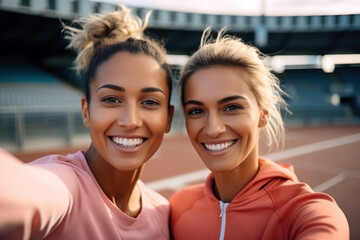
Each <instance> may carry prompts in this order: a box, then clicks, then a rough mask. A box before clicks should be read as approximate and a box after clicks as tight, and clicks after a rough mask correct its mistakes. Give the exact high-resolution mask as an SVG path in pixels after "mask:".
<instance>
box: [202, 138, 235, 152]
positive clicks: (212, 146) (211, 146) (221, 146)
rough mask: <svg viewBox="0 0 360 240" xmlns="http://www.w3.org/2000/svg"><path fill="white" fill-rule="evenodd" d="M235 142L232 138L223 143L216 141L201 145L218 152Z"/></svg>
mask: <svg viewBox="0 0 360 240" xmlns="http://www.w3.org/2000/svg"><path fill="white" fill-rule="evenodd" d="M235 142H236V140H232V141H228V142H223V143H217V144H208V143H202V145H203V146H204V147H205V148H206V149H207V150H208V151H212V152H220V151H223V150H225V149H227V148H229V147H231V146H232V145H234V143H235Z"/></svg>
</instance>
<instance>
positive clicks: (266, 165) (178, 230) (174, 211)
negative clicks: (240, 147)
mask: <svg viewBox="0 0 360 240" xmlns="http://www.w3.org/2000/svg"><path fill="white" fill-rule="evenodd" d="M259 162H260V170H259V172H258V174H257V175H256V177H255V178H254V179H253V180H252V181H251V182H250V183H249V184H248V185H247V186H246V187H245V188H244V189H243V190H242V191H241V192H239V193H238V194H237V196H236V197H235V198H234V199H233V200H232V201H231V202H230V203H228V204H227V203H222V202H221V201H219V200H218V199H217V198H216V197H215V196H214V194H213V192H212V185H213V183H214V177H213V174H210V175H209V176H208V178H207V179H206V181H205V183H204V184H199V185H195V186H190V187H187V188H185V189H183V190H180V191H179V192H177V193H175V194H174V195H173V196H172V198H171V200H170V208H171V227H172V234H173V238H174V239H175V240H191V239H206V240H212V239H228V240H230V239H236V240H239V239H244V240H260V239H266V240H282V239H291V240H293V239H296V240H299V239H307V240H309V239H325V240H332V239H333V240H343V239H349V226H348V222H347V220H346V218H345V215H344V214H343V212H342V211H341V209H340V208H339V207H338V205H337V204H336V202H335V201H334V199H332V198H331V197H330V196H329V195H327V194H324V193H315V192H314V191H313V190H312V189H311V188H310V187H309V186H308V185H306V184H304V183H301V182H299V181H298V180H297V177H296V175H295V174H294V172H293V168H292V166H290V165H285V164H282V165H280V164H277V163H274V162H272V161H270V160H265V159H262V158H260V159H259Z"/></svg>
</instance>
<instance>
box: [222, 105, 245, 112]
mask: <svg viewBox="0 0 360 240" xmlns="http://www.w3.org/2000/svg"><path fill="white" fill-rule="evenodd" d="M240 109H243V107H242V106H239V105H228V106H226V107H225V108H224V111H225V112H232V111H236V110H240Z"/></svg>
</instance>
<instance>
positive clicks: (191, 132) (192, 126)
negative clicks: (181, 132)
mask: <svg viewBox="0 0 360 240" xmlns="http://www.w3.org/2000/svg"><path fill="white" fill-rule="evenodd" d="M185 126H186V131H187V133H188V136H189V138H190V140H191V141H193V140H195V139H196V137H197V135H198V132H199V130H200V126H199V122H198V121H194V120H192V119H191V120H190V119H185Z"/></svg>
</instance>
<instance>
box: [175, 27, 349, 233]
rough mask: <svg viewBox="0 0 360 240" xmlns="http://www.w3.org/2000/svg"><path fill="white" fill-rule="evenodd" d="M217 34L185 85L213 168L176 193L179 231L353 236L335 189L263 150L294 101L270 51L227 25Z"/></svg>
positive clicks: (197, 140) (187, 109)
mask: <svg viewBox="0 0 360 240" xmlns="http://www.w3.org/2000/svg"><path fill="white" fill-rule="evenodd" d="M209 35H210V29H207V30H205V32H204V34H203V38H202V41H201V47H200V49H199V50H198V51H197V52H195V53H194V54H193V56H192V57H191V58H190V59H189V60H188V62H187V64H186V65H185V67H184V69H183V71H182V73H181V76H180V82H179V88H180V90H181V103H182V108H183V111H184V114H185V120H186V129H187V133H188V136H189V139H190V140H191V143H192V145H193V147H194V148H195V150H196V151H197V153H198V154H199V156H200V158H201V159H202V161H203V162H204V164H205V165H206V167H207V168H208V169H209V170H211V173H210V175H209V176H208V177H207V179H206V181H205V183H203V184H198V185H194V186H190V187H187V188H185V189H183V190H180V191H179V192H177V193H175V194H174V195H173V196H172V198H171V200H170V206H171V227H172V233H173V237H174V239H176V240H183V239H184V240H185V239H186V240H190V239H246V240H260V239H267V240H273V239H276V240H281V239H284V240H285V239H327V240H329V239H334V240H335V239H336V240H340V239H348V238H349V229H348V223H347V220H346V218H345V216H344V214H343V212H342V211H341V210H340V209H339V207H338V206H337V204H336V203H335V201H334V200H333V199H332V198H331V197H330V196H328V195H326V194H324V193H315V192H314V191H313V190H312V189H311V188H310V187H309V186H308V185H306V184H305V183H301V182H299V181H298V179H297V177H296V175H295V174H294V172H293V169H292V167H291V166H289V165H285V164H277V163H275V162H273V161H271V160H269V159H265V158H262V157H261V156H259V150H258V149H259V140H260V138H263V139H264V140H265V141H267V143H268V144H269V145H272V144H274V145H279V144H281V142H282V141H283V138H284V124H283V121H282V118H281V114H280V108H281V107H283V108H285V109H286V104H285V102H284V100H283V98H282V97H283V94H284V93H283V92H282V90H281V89H280V86H279V81H278V79H277V78H276V77H275V76H274V75H273V74H272V73H271V72H270V70H269V69H268V68H267V67H266V65H265V64H264V61H263V58H262V55H261V54H260V53H259V51H258V50H257V49H256V48H254V47H252V46H249V45H246V44H244V43H243V42H242V41H241V39H239V38H236V37H231V36H226V35H225V34H224V30H222V31H221V32H220V33H219V34H218V37H217V38H216V39H215V40H213V39H211V38H209Z"/></svg>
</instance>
